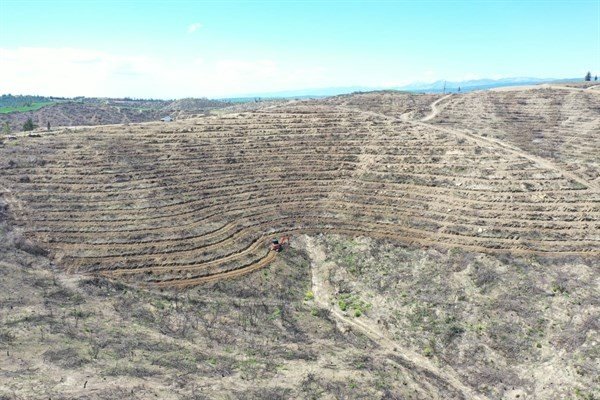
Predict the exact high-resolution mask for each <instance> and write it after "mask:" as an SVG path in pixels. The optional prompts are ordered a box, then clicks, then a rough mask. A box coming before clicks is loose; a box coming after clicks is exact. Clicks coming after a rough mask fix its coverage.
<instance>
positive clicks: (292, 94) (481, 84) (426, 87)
mask: <svg viewBox="0 0 600 400" xmlns="http://www.w3.org/2000/svg"><path fill="white" fill-rule="evenodd" d="M580 80H581V79H578V78H568V79H552V78H532V77H516V78H502V79H474V80H466V81H444V80H439V81H435V82H414V83H410V84H408V85H404V86H395V87H394V86H392V87H374V86H344V87H328V88H314V89H302V90H286V91H281V92H270V93H258V94H252V95H247V96H243V97H239V98H229V99H226V100H230V101H231V100H233V101H235V100H236V99H253V98H261V99H268V98H307V97H327V96H336V95H340V94H348V93H353V92H368V91H373V90H403V91H407V92H417V93H440V92H443V91H444V87H445V91H446V92H456V91H458V88H459V87H460V90H461V92H471V91H474V90H483V89H491V88H495V87H502V86H519V85H535V84H540V83H547V82H559V81H560V82H573V81H580Z"/></svg>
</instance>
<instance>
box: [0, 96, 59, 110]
mask: <svg viewBox="0 0 600 400" xmlns="http://www.w3.org/2000/svg"><path fill="white" fill-rule="evenodd" d="M59 100H66V99H65V98H64V97H45V96H21V95H18V96H13V95H12V94H3V95H2V96H0V107H15V108H16V107H23V106H30V105H32V104H35V103H51V102H55V101H59Z"/></svg>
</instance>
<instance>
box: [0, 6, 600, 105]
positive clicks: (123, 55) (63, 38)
mask: <svg viewBox="0 0 600 400" xmlns="http://www.w3.org/2000/svg"><path fill="white" fill-rule="evenodd" d="M588 70H590V71H592V73H593V74H600V0H564V1H553V0H546V1H519V0H502V1H501V0H492V1H483V0H482V1H452V0H448V1H443V0H437V1H428V0H425V1H402V0H397V1H391V0H388V1H341V0H338V1H327V0H305V1H275V0H271V1H228V0H223V1H192V0H189V1H156V0H155V1H150V0H146V1H141V0H119V1H97V0H86V1H83V0H77V1H52V0H35V1H34V0H0V93H12V94H40V95H52V96H66V97H70V96H87V97H95V96H97V97H134V98H165V99H166V98H182V97H233V96H243V95H247V94H255V93H269V92H277V91H285V90H295V89H312V88H327V87H347V86H362V87H377V88H384V87H395V86H402V85H405V84H408V83H412V82H432V81H436V80H440V79H446V80H468V79H478V78H495V79H497V78H503V77H524V76H526V77H539V78H572V77H579V76H583V75H584V74H585V73H586V72H587V71H588Z"/></svg>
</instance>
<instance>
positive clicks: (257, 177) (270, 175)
mask: <svg viewBox="0 0 600 400" xmlns="http://www.w3.org/2000/svg"><path fill="white" fill-rule="evenodd" d="M385 96H387V97H386V98H387V99H391V101H390V103H389V106H388V107H387V108H386V113H390V114H393V115H391V116H390V115H383V114H381V113H380V112H378V109H377V104H378V103H377V95H373V96H372V97H371V98H372V100H373V101H374V103H373V105H372V106H369V107H368V108H367V109H366V110H362V109H357V108H355V105H354V104H353V103H352V101H353V100H352V98H351V97H350V98H349V97H344V98H342V99H341V101H343V104H331V102H330V103H327V102H294V103H290V104H287V105H283V106H277V107H269V108H267V109H263V110H258V111H254V112H248V113H241V114H234V115H224V116H221V117H207V118H200V119H194V120H187V121H183V122H179V123H174V124H162V125H161V124H140V125H132V126H129V127H125V126H112V127H95V128H91V129H88V130H82V131H80V132H75V133H73V132H71V133H61V134H56V135H52V136H43V137H40V138H23V139H21V142H20V143H19V144H18V145H15V146H10V147H5V148H0V160H2V161H1V162H0V168H1V169H0V172H1V175H0V183H1V184H2V185H3V186H4V187H5V188H7V189H5V190H4V193H5V195H6V196H7V197H8V196H9V195H10V198H9V200H10V202H11V204H13V206H14V207H13V209H15V210H16V212H15V217H16V218H17V219H19V220H20V221H21V223H22V224H23V226H24V227H25V229H26V231H27V234H28V236H29V237H30V238H31V239H33V240H35V241H37V242H40V243H42V245H43V246H45V247H46V248H48V249H49V250H50V251H51V253H52V254H53V256H54V257H55V260H56V262H57V264H58V265H63V266H64V267H65V268H66V269H69V270H71V271H74V272H79V273H84V274H94V275H96V274H100V275H104V276H107V277H109V278H118V279H125V280H127V281H130V282H134V283H138V284H141V285H149V286H161V287H162V286H166V287H183V286H189V285H197V284H201V283H204V282H210V281H214V280H218V279H224V278H231V277H235V276H239V275H241V274H244V273H247V272H250V271H253V270H256V269H258V268H261V267H263V266H265V265H267V264H268V263H270V262H271V261H272V260H273V259H274V257H275V255H274V254H273V253H269V252H268V242H269V240H270V239H271V238H272V237H274V236H278V235H282V234H290V233H293V234H296V233H306V232H332V233H343V234H347V235H366V236H372V237H381V238H390V239H395V240H399V241H403V242H405V243H412V244H415V245H419V246H430V245H436V246H443V247H449V248H450V247H460V248H464V249H468V250H472V251H477V252H491V253H519V254H541V255H552V256H561V255H585V256H597V255H598V254H600V245H599V244H600V236H599V235H598V232H599V229H598V228H599V227H600V191H599V190H598V184H597V183H596V182H594V181H591V180H589V179H586V178H585V177H583V176H581V175H580V174H577V173H575V172H572V171H570V170H566V169H565V168H563V167H562V166H561V165H560V164H557V163H555V162H553V161H551V160H548V159H545V158H543V157H540V156H537V155H532V154H530V153H528V152H526V151H524V150H523V149H521V148H519V147H517V146H514V145H512V144H507V143H505V142H503V141H501V140H498V139H496V138H490V137H483V136H481V135H477V134H475V133H473V132H471V131H467V130H463V129H458V128H456V127H451V126H447V125H444V124H438V123H434V124H431V123H427V122H423V121H438V119H439V118H440V115H441V114H442V113H447V112H448V105H450V106H454V102H455V98H456V96H445V97H442V98H437V97H436V98H429V97H428V98H427V99H431V103H429V106H430V112H429V113H428V114H426V115H425V113H424V109H425V107H424V104H425V103H423V101H422V100H423V98H420V97H417V98H416V100H414V99H411V100H410V101H409V100H407V99H406V98H401V99H400V100H399V101H396V99H395V98H394V97H393V96H394V95H392V94H389V93H387V94H385ZM402 96H409V95H402ZM359 105H360V102H359ZM441 105H442V106H441ZM405 106H407V107H409V108H406V107H405ZM410 107H413V108H410ZM411 110H412V111H411ZM418 115H421V116H422V117H421V120H416V119H410V120H409V118H408V116H413V117H414V118H417V116H418Z"/></svg>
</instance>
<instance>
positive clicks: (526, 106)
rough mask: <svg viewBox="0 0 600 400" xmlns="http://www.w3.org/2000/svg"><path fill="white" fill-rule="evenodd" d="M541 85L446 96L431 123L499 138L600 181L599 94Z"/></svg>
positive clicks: (588, 90)
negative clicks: (529, 87)
mask: <svg viewBox="0 0 600 400" xmlns="http://www.w3.org/2000/svg"><path fill="white" fill-rule="evenodd" d="M594 88H596V89H597V87H596V86H590V87H589V88H587V89H582V88H570V87H552V86H550V87H542V88H535V89H528V90H515V89H511V88H505V89H503V90H490V91H485V92H477V93H470V94H467V95H461V96H452V97H449V98H447V99H445V100H444V101H442V102H440V104H439V110H440V112H439V114H437V116H435V118H433V119H432V120H431V121H432V122H434V123H436V124H440V125H443V126H448V127H453V128H459V129H468V130H469V131H471V132H473V133H474V134H476V135H480V136H485V137H490V138H494V139H498V140H501V141H502V142H504V143H508V144H511V145H514V146H516V147H518V148H520V149H522V150H525V151H526V152H528V153H530V154H534V155H537V156H540V157H543V158H546V159H548V160H552V161H554V162H556V163H557V164H559V165H561V167H563V168H565V169H567V170H569V171H572V172H573V173H575V174H577V175H579V176H581V177H583V178H585V179H588V180H590V181H593V182H595V183H596V187H598V184H600V157H598V154H600V140H599V139H598V132H600V117H599V116H600V95H599V94H600V92H598V91H597V90H594Z"/></svg>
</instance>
